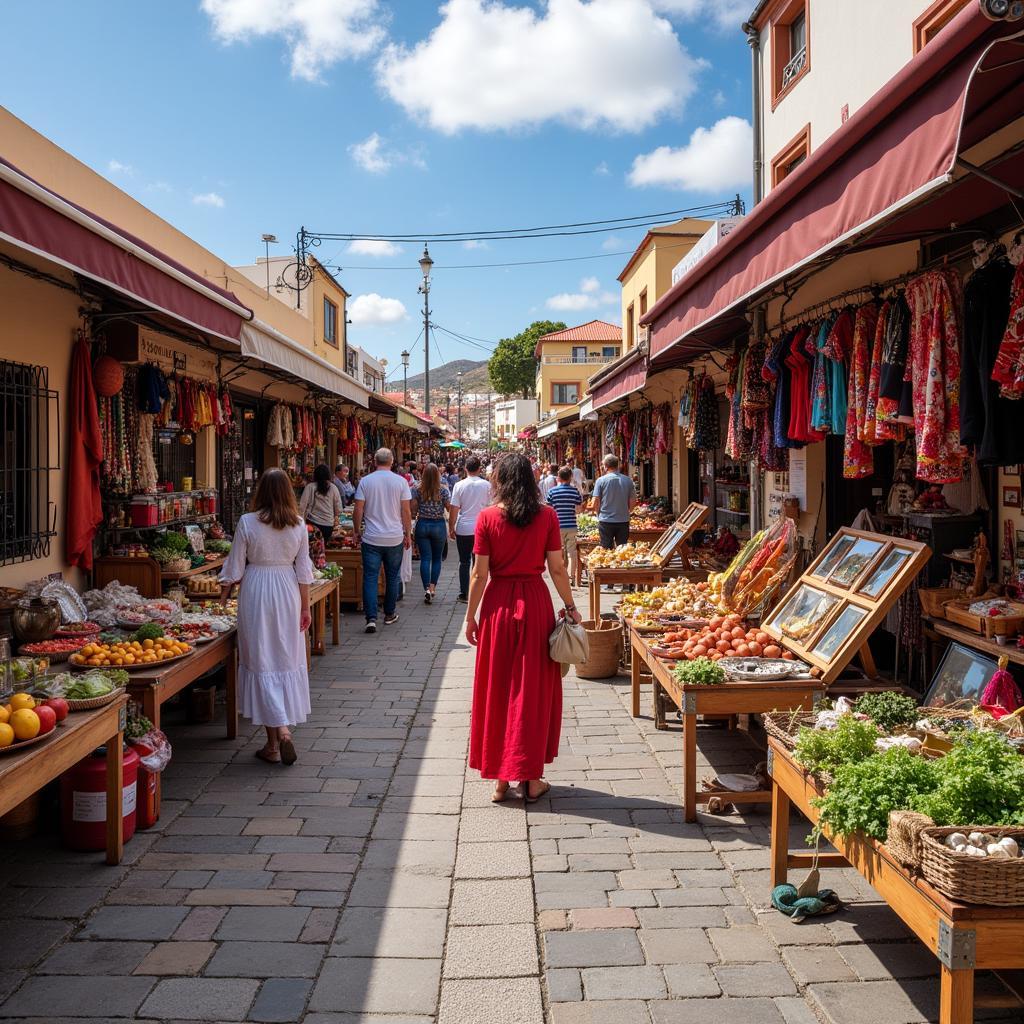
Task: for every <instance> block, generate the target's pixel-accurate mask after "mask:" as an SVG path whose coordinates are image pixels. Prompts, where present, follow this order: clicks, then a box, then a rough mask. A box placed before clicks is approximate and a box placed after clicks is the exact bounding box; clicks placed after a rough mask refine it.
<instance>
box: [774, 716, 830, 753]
mask: <svg viewBox="0 0 1024 1024" xmlns="http://www.w3.org/2000/svg"><path fill="white" fill-rule="evenodd" d="M817 718H818V714H817V712H815V711H773V712H771V713H770V714H767V715H762V716H761V724H762V725H764V731H765V732H766V733H768V735H769V736H774V737H775V739H777V740H778V741H779V742H780V743H781V744H782V745H783V746H784V747H785V748H786V749H787V750H792V749H793V748H794V747H795V746H796V737H797V734H798V733H799V732H800V729H801V727H802V726H807V727H808V728H810V727H811V726H813V725H814V723H815V721H816V720H817Z"/></svg>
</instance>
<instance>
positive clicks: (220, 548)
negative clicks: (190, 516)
mask: <svg viewBox="0 0 1024 1024" xmlns="http://www.w3.org/2000/svg"><path fill="white" fill-rule="evenodd" d="M206 550H207V551H212V552H213V553H214V554H215V555H226V554H228V552H229V551H230V550H231V541H229V540H218V539H217V538H215V537H207V538H206Z"/></svg>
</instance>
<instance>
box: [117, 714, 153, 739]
mask: <svg viewBox="0 0 1024 1024" xmlns="http://www.w3.org/2000/svg"><path fill="white" fill-rule="evenodd" d="M152 731H153V723H152V722H151V721H150V720H149V719H148V718H147V717H146V716H145V715H129V716H128V719H127V722H126V723H125V727H124V735H125V739H129V740H137V739H138V738H139V737H140V736H145V735H146V733H147V732H152Z"/></svg>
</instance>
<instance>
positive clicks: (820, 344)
mask: <svg viewBox="0 0 1024 1024" xmlns="http://www.w3.org/2000/svg"><path fill="white" fill-rule="evenodd" d="M834 322H835V321H834V320H833V319H831V318H828V319H825V320H822V321H820V322H819V323H818V325H817V326H816V327H815V328H814V330H813V331H812V332H811V334H810V335H809V336H808V338H807V342H806V351H807V354H808V356H809V357H810V358H811V359H813V360H814V368H813V370H812V374H811V429H812V430H818V431H821V433H823V434H827V433H829V432H830V431H831V430H832V407H831V403H832V394H831V391H830V389H829V380H828V374H827V371H826V368H825V362H826V360H825V348H826V346H827V343H828V336H829V333H830V331H831V330H832V325H833V323H834Z"/></svg>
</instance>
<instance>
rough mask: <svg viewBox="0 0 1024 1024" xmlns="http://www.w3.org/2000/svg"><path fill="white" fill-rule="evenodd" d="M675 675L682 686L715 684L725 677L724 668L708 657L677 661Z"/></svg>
mask: <svg viewBox="0 0 1024 1024" xmlns="http://www.w3.org/2000/svg"><path fill="white" fill-rule="evenodd" d="M675 677H676V679H677V680H678V681H679V682H680V683H682V684H683V686H715V685H717V684H718V683H724V682H725V679H726V675H725V669H724V668H722V667H721V666H720V665H718V664H717V663H716V662H714V661H712V660H711V659H710V658H694V659H693V661H677V662H676V669H675Z"/></svg>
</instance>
